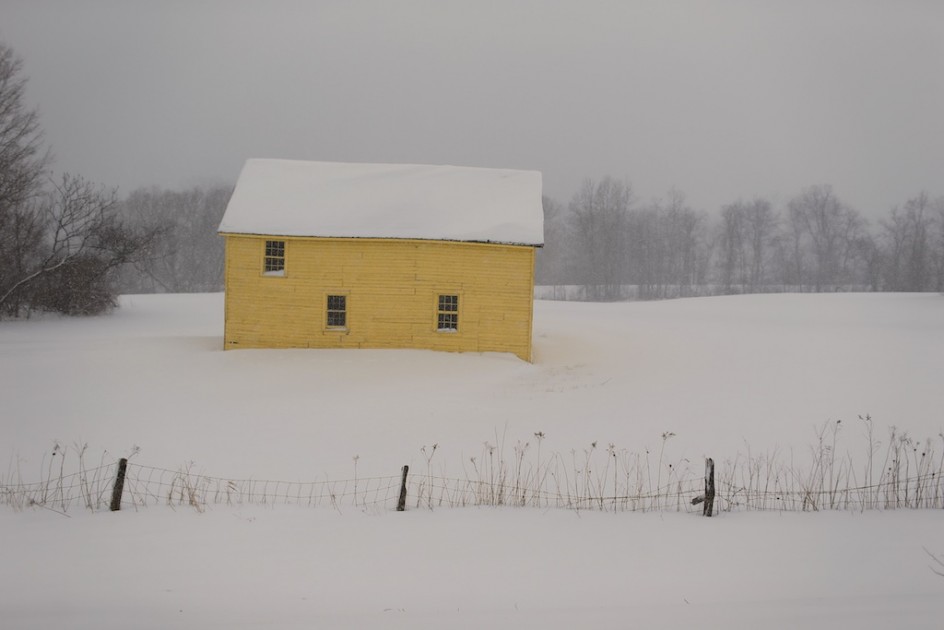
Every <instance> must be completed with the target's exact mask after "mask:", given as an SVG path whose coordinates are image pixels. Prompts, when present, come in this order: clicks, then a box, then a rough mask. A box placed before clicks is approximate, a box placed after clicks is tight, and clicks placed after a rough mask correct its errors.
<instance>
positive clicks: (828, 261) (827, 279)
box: [788, 185, 864, 291]
mask: <svg viewBox="0 0 944 630" xmlns="http://www.w3.org/2000/svg"><path fill="white" fill-rule="evenodd" d="M788 210H789V219H790V227H791V236H792V237H793V238H794V239H795V240H794V247H795V248H800V247H801V246H802V240H801V238H803V237H805V238H806V239H807V243H808V245H809V253H810V258H811V260H812V263H813V264H812V268H811V272H810V275H811V280H812V283H813V285H814V287H815V289H816V290H817V291H822V290H824V289H826V288H828V287H835V286H836V285H838V284H841V283H844V282H849V281H850V277H851V275H852V274H851V271H852V266H853V263H854V262H855V243H856V241H857V239H858V238H859V237H860V236H861V234H862V231H863V228H864V221H863V220H862V218H861V217H860V216H859V213H858V212H856V211H855V210H853V209H852V208H849V207H848V206H846V205H844V204H843V203H842V202H841V201H840V200H839V199H838V198H837V197H836V195H835V193H833V189H832V187H831V186H829V185H818V186H811V187H810V188H807V189H806V190H804V191H803V192H802V193H800V194H799V195H798V196H796V197H794V198H793V199H792V200H791V201H790V203H789V205H788ZM798 262H799V261H798Z"/></svg>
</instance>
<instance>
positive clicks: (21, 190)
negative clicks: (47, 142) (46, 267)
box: [0, 42, 49, 312]
mask: <svg viewBox="0 0 944 630" xmlns="http://www.w3.org/2000/svg"><path fill="white" fill-rule="evenodd" d="M21 71H22V62H21V61H20V59H19V58H18V57H17V56H16V55H15V54H14V52H13V50H12V49H11V48H9V47H7V46H5V45H4V44H3V43H2V42H0V296H3V295H5V294H8V293H9V292H10V289H11V287H12V286H13V285H14V284H16V283H17V282H18V281H19V279H21V278H22V277H23V276H24V275H26V274H27V272H26V269H27V268H28V267H30V266H31V265H33V264H35V262H36V259H37V257H39V256H40V254H39V251H38V250H39V247H40V243H41V240H42V233H43V230H42V227H41V222H40V221H39V216H38V214H37V212H36V203H37V201H36V197H37V195H38V194H39V192H40V190H41V187H42V183H43V178H44V174H45V171H46V168H47V166H48V164H49V154H48V153H47V152H45V151H44V150H43V146H42V137H43V134H42V129H41V128H40V125H39V114H38V113H37V111H36V110H35V109H29V108H28V107H26V104H25V101H24V91H25V89H26V79H25V78H24V77H22V76H21ZM14 302H16V299H15V298H12V297H11V296H7V298H6V303H7V309H9V308H10V304H13V303H14ZM0 304H2V302H0ZM13 307H14V310H15V309H16V308H17V307H18V304H13ZM0 312H2V310H0Z"/></svg>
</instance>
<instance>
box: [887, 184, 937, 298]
mask: <svg viewBox="0 0 944 630" xmlns="http://www.w3.org/2000/svg"><path fill="white" fill-rule="evenodd" d="M879 224H880V225H881V227H882V232H883V233H882V236H883V247H884V252H885V289H886V290H889V291H925V290H927V289H930V288H931V287H932V285H933V275H934V244H933V241H932V239H933V230H934V211H933V209H932V204H931V201H930V199H929V197H928V195H927V193H924V192H922V193H921V194H919V195H918V196H917V197H914V198H912V199H909V200H908V201H906V202H905V205H904V207H902V208H898V207H895V208H892V210H891V212H890V214H889V217H888V219H884V220H882V221H880V222H879Z"/></svg>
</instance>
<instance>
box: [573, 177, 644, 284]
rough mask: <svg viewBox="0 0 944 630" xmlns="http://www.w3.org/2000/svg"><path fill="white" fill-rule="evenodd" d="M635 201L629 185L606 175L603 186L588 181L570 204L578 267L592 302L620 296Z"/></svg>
mask: <svg viewBox="0 0 944 630" xmlns="http://www.w3.org/2000/svg"><path fill="white" fill-rule="evenodd" d="M632 200H633V194H632V188H631V187H630V185H629V184H628V183H627V182H624V181H619V180H616V179H613V178H612V177H610V176H606V177H604V178H603V179H602V180H600V182H599V183H596V182H594V181H593V180H590V179H588V180H585V181H584V183H583V185H582V186H581V187H580V190H579V191H578V192H577V194H576V195H574V198H573V199H572V200H571V202H570V212H571V224H572V229H573V233H574V240H575V244H576V250H575V251H576V254H577V256H576V258H577V261H578V264H577V266H578V269H579V273H580V277H581V280H582V283H583V284H584V285H585V286H586V287H587V295H588V297H590V298H591V299H605V300H613V299H618V298H619V297H620V286H621V284H622V280H623V277H624V271H625V269H626V226H627V213H628V211H629V207H630V204H631V203H632Z"/></svg>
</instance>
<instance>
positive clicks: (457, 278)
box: [219, 160, 544, 361]
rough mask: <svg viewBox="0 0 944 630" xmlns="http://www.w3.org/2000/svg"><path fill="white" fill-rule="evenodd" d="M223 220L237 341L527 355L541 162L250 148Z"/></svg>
mask: <svg viewBox="0 0 944 630" xmlns="http://www.w3.org/2000/svg"><path fill="white" fill-rule="evenodd" d="M219 232H220V234H221V235H222V236H224V237H225V239H226V271H225V274H226V277H225V283H226V285H225V286H226V314H225V335H224V344H225V347H226V348H227V349H232V348H421V349H429V350H447V351H456V352H465V351H472V352H511V353H514V354H515V355H517V356H519V357H520V358H522V359H524V360H525V361H530V360H531V322H532V313H533V304H534V300H533V295H534V251H535V248H536V247H541V246H542V245H543V241H544V218H543V210H542V205H541V174H540V173H538V172H535V171H516V170H505V169H483V168H464V167H455V166H426V165H413V164H347V163H335V162H303V161H295V160H248V161H247V162H246V164H245V166H244V167H243V170H242V173H241V174H240V176H239V180H238V181H237V184H236V189H235V190H234V192H233V196H232V198H231V199H230V202H229V205H228V206H227V208H226V213H225V215H224V216H223V220H222V222H221V223H220V228H219Z"/></svg>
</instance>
